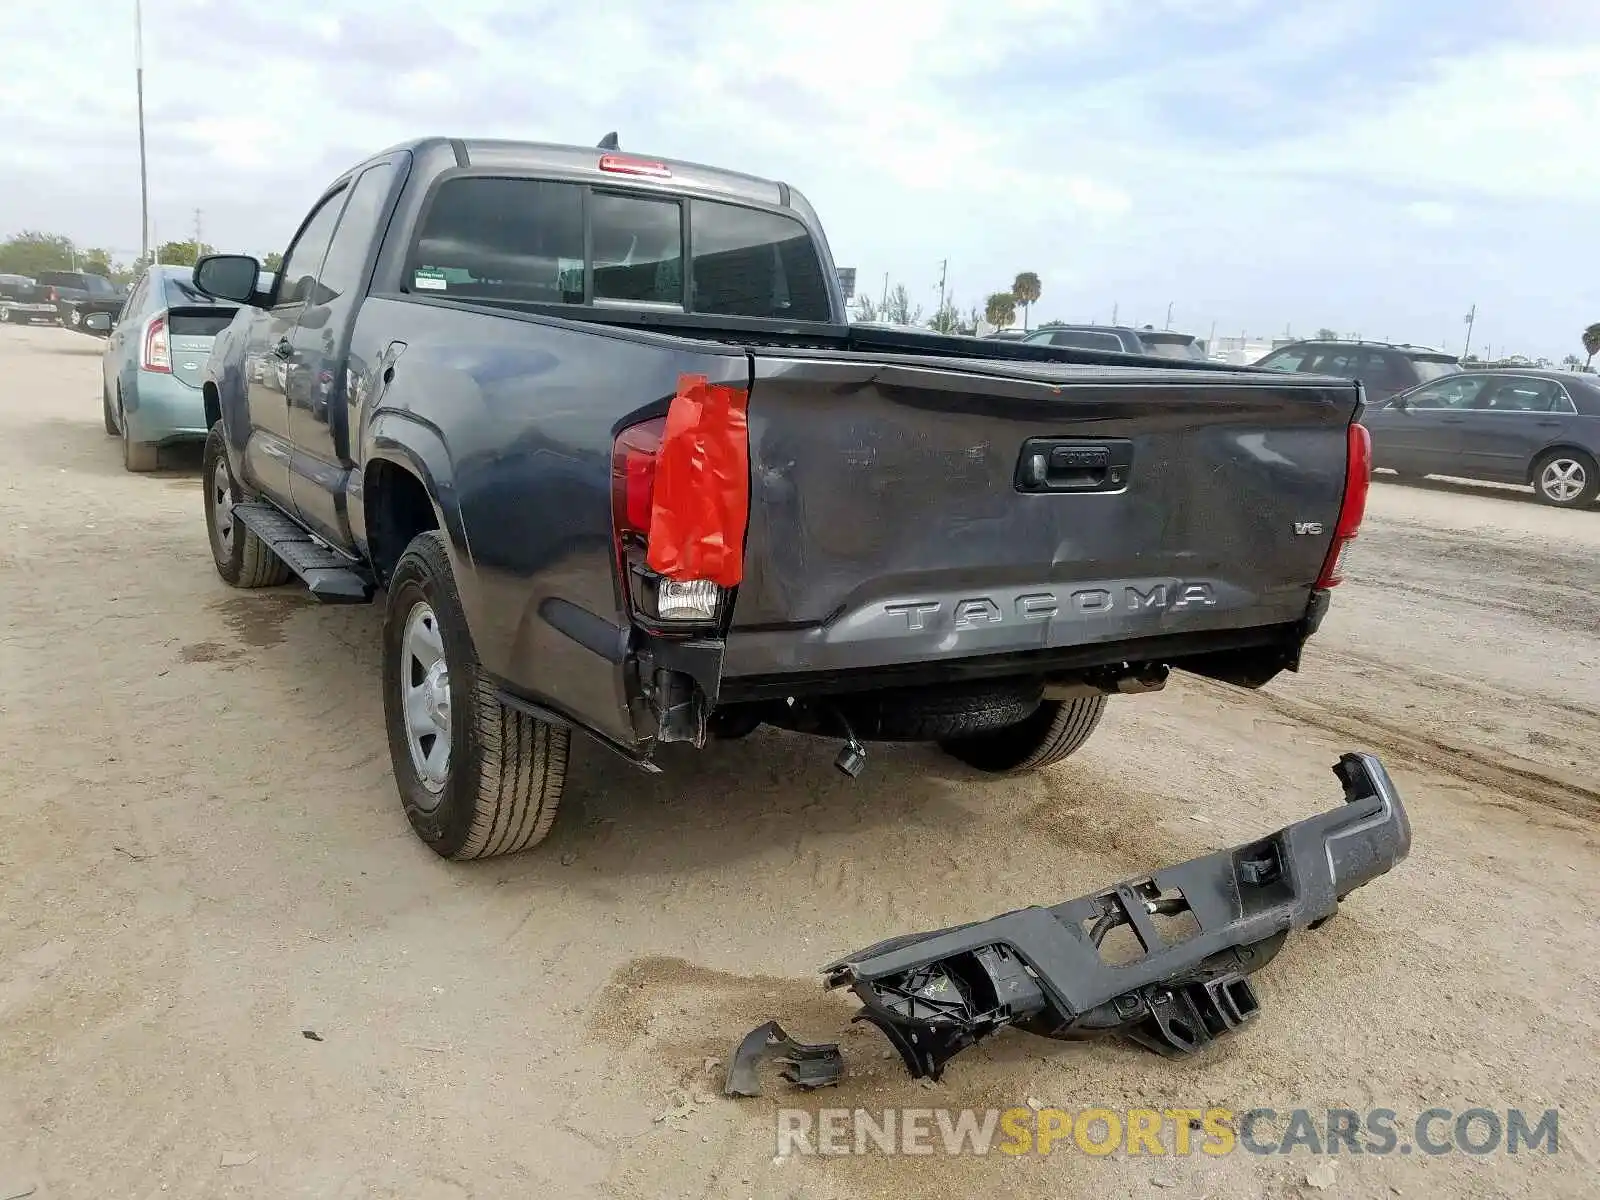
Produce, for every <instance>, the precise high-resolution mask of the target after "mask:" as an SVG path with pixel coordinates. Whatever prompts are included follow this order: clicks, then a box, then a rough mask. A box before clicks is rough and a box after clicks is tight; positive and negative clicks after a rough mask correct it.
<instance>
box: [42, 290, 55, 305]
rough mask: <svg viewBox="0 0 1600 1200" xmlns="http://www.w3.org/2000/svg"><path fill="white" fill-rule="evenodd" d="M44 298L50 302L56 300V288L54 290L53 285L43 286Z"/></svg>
mask: <svg viewBox="0 0 1600 1200" xmlns="http://www.w3.org/2000/svg"><path fill="white" fill-rule="evenodd" d="M44 298H45V299H46V300H48V301H49V302H50V303H51V304H54V303H55V302H56V290H55V288H53V287H47V288H45V290H44Z"/></svg>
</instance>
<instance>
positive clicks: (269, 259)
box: [261, 250, 872, 321]
mask: <svg viewBox="0 0 1600 1200" xmlns="http://www.w3.org/2000/svg"><path fill="white" fill-rule="evenodd" d="M261 267H262V269H263V270H267V271H271V272H272V273H273V274H274V275H276V274H277V273H278V272H279V271H281V270H283V255H281V254H279V253H278V252H277V251H276V250H274V251H272V252H271V253H270V254H268V255H267V256H266V257H265V258H263V259H262V260H261ZM858 300H866V301H867V304H868V305H869V306H870V305H871V304H872V301H871V300H867V298H866V297H865V296H860V297H858ZM862 320H864V321H865V320H871V318H870V317H863V318H862Z"/></svg>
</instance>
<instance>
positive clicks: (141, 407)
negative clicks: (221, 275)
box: [101, 266, 238, 471]
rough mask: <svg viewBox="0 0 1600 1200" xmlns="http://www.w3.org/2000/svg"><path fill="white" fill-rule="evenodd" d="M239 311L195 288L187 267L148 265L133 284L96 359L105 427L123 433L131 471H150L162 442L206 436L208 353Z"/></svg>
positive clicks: (201, 439) (117, 434)
mask: <svg viewBox="0 0 1600 1200" xmlns="http://www.w3.org/2000/svg"><path fill="white" fill-rule="evenodd" d="M237 311H238V310H237V308H236V307H235V306H233V305H231V304H222V303H219V302H217V301H216V300H213V299H212V298H211V297H210V296H207V295H205V294H204V293H203V292H201V291H200V290H199V289H198V288H196V287H195V285H194V271H193V270H192V269H191V268H189V267H166V266H153V267H151V268H149V270H147V271H145V273H144V275H143V276H141V277H140V279H139V281H138V282H137V283H135V284H134V286H133V290H132V291H131V292H130V293H129V294H128V301H127V303H126V304H125V305H123V308H122V311H121V312H120V313H119V314H117V316H116V318H115V320H114V322H113V323H112V325H111V328H110V330H109V331H108V333H107V337H106V350H105V356H104V358H103V360H102V364H101V374H102V381H101V402H102V406H103V407H104V410H105V423H106V432H107V433H108V434H110V435H111V436H113V437H120V438H121V439H122V465H123V466H124V467H126V468H127V469H128V470H130V471H153V470H155V469H156V467H157V466H158V465H159V459H160V452H161V448H162V447H163V446H169V445H173V444H175V443H179V442H204V441H205V437H206V432H207V430H206V411H205V400H204V399H203V398H202V396H201V391H200V387H201V384H202V382H203V381H204V378H205V366H206V358H207V356H208V355H209V354H210V353H211V342H212V340H213V339H214V338H215V337H216V336H217V334H219V333H221V332H222V331H223V330H224V329H226V328H227V327H228V324H229V323H230V322H231V321H232V320H233V317H234V313H235V312H237Z"/></svg>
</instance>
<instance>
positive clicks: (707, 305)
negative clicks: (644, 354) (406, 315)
mask: <svg viewBox="0 0 1600 1200" xmlns="http://www.w3.org/2000/svg"><path fill="white" fill-rule="evenodd" d="M685 264H687V270H686V269H685ZM403 282H404V285H405V287H406V290H407V291H410V292H413V293H416V294H420V295H437V296H453V297H458V298H462V299H475V300H488V301H498V302H504V303H510V304H588V305H597V306H602V307H609V306H622V307H634V308H641V307H642V308H661V309H667V310H671V311H683V312H698V313H709V314H716V315H721V316H737V317H758V318H770V319H779V320H790V321H824V322H825V321H829V320H830V319H831V311H830V307H829V294H828V289H827V286H826V283H825V276H824V275H823V270H822V262H821V256H820V255H819V254H818V252H817V247H816V245H815V243H814V242H813V240H812V238H811V236H810V234H809V233H808V232H807V231H806V228H805V226H804V225H802V224H801V223H800V222H799V221H796V220H794V219H793V218H791V217H787V216H784V215H782V214H781V213H774V212H768V211H766V210H763V209H757V208H747V207H744V206H742V205H737V204H726V203H722V202H720V201H714V200H701V199H697V198H692V197H683V196H658V195H647V194H643V193H637V192H624V191H618V190H612V189H608V188H598V187H589V186H586V185H583V184H576V183H564V182H558V181H553V180H541V179H516V178H492V177H477V176H468V177H463V178H458V179H450V180H446V181H445V182H444V183H442V184H440V185H439V188H438V191H437V192H436V193H435V194H434V197H433V200H432V203H431V204H430V205H429V207H428V209H427V212H426V213H425V214H424V216H423V220H422V226H421V228H420V230H419V231H418V236H417V240H416V243H415V245H414V247H413V250H412V254H411V259H410V262H409V263H408V264H407V267H406V272H405V277H404V280H403Z"/></svg>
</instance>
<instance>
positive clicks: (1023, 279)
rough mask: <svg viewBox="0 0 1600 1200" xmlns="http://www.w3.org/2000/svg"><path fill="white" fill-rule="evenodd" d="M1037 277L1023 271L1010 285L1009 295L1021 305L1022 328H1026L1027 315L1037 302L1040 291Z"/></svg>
mask: <svg viewBox="0 0 1600 1200" xmlns="http://www.w3.org/2000/svg"><path fill="white" fill-rule="evenodd" d="M1041 290H1042V289H1041V287H1040V284H1039V277H1038V276H1037V275H1036V274H1034V273H1033V272H1032V271H1023V272H1022V273H1021V274H1020V275H1018V276H1017V278H1016V282H1014V283H1013V284H1012V285H1011V295H1012V297H1013V298H1014V299H1015V300H1016V302H1017V303H1018V304H1020V305H1022V327H1023V328H1024V329H1026V328H1027V327H1028V313H1029V312H1031V311H1032V309H1033V306H1034V304H1036V303H1037V302H1038V300H1039V294H1040V291H1041Z"/></svg>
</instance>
